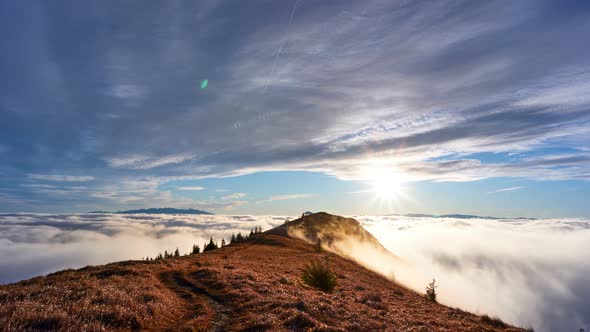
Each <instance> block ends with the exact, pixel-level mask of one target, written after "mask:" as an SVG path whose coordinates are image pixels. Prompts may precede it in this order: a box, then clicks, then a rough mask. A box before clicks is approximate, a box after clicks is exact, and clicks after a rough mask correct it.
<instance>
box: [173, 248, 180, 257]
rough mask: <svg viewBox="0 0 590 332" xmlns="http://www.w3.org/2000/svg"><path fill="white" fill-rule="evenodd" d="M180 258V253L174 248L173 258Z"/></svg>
mask: <svg viewBox="0 0 590 332" xmlns="http://www.w3.org/2000/svg"><path fill="white" fill-rule="evenodd" d="M179 256H180V251H178V248H176V250H174V257H179Z"/></svg>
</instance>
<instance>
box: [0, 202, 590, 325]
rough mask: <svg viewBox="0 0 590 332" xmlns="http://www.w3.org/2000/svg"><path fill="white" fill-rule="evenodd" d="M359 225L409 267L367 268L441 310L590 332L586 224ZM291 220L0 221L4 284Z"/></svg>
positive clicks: (432, 221) (396, 220) (384, 221)
mask: <svg viewBox="0 0 590 332" xmlns="http://www.w3.org/2000/svg"><path fill="white" fill-rule="evenodd" d="M353 217H354V218H355V219H357V220H358V221H359V222H361V224H362V225H363V226H364V227H365V228H366V229H367V230H368V231H369V232H371V233H372V234H373V235H374V236H375V237H376V238H377V239H378V240H379V241H380V242H381V243H382V244H383V245H384V246H385V247H386V248H387V249H389V250H390V251H392V252H393V253H395V254H396V255H398V256H400V257H401V258H402V259H403V261H404V264H402V265H398V266H388V262H387V261H381V260H380V259H379V258H375V259H373V258H372V257H371V255H370V253H367V254H366V255H365V256H366V259H364V260H363V263H364V265H367V266H370V267H371V268H372V269H374V270H375V271H377V272H380V273H382V274H385V275H387V276H388V277H391V278H395V279H396V280H397V281H399V282H401V283H403V284H405V285H407V286H409V287H411V288H412V289H415V290H416V291H419V292H423V290H424V287H425V286H426V284H427V283H428V282H429V281H431V280H432V278H436V283H437V285H438V286H439V287H438V288H437V291H438V293H439V301H440V302H441V303H443V304H446V305H449V306H453V307H460V308H462V309H464V310H468V311H471V312H475V313H479V314H488V315H490V316H499V317H501V318H502V319H503V320H504V321H507V322H509V323H513V324H517V325H520V326H523V327H527V328H528V327H533V328H534V329H535V330H536V331H551V330H572V331H577V329H579V327H580V326H584V325H588V324H589V323H590V321H589V319H590V318H589V317H590V284H589V283H588V278H589V276H590V264H589V263H588V261H587V253H588V252H590V241H589V239H590V220H588V219H539V220H528V219H483V218H482V219H479V218H470V219H466V218H440V217H423V216H421V217H407V216H353ZM285 218H287V216H247V215H245V216H224V215H216V216H206V215H143V214H138V215H118V214H32V213H16V214H0V257H2V260H0V284H6V283H10V282H15V281H18V280H22V279H27V278H31V277H34V276H37V275H44V274H47V273H51V272H54V271H57V270H61V269H65V268H80V267H83V266H86V265H97V264H104V263H108V262H115V261H120V260H128V259H141V258H144V257H148V256H149V257H155V256H156V255H157V253H159V252H164V250H167V251H168V252H172V251H174V250H175V249H176V248H178V249H179V250H180V253H181V254H185V253H188V252H189V251H190V249H191V247H192V246H193V244H198V245H200V246H201V248H202V247H203V244H204V243H205V242H206V241H208V240H209V238H210V237H212V238H213V239H214V240H215V241H218V242H219V241H220V239H221V238H222V237H223V238H225V240H226V241H228V240H229V239H230V237H231V234H232V233H234V234H237V233H238V232H242V233H243V234H244V233H249V232H250V230H251V229H253V228H254V227H256V226H261V227H262V228H263V229H264V230H267V229H269V228H272V227H274V226H278V225H281V224H283V222H284V220H285ZM350 250H351V251H353V250H355V247H354V245H351V248H350ZM357 254H358V253H357ZM363 254H364V253H363ZM375 257H377V256H375Z"/></svg>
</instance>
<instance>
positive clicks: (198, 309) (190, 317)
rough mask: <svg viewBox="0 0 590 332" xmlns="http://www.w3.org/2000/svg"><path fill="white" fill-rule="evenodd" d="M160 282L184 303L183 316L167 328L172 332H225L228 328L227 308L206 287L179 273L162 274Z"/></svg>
mask: <svg viewBox="0 0 590 332" xmlns="http://www.w3.org/2000/svg"><path fill="white" fill-rule="evenodd" d="M160 280H161V281H162V283H163V284H164V286H166V287H167V288H169V289H170V290H172V291H173V292H174V293H176V294H177V295H178V297H179V298H180V299H182V301H183V302H185V304H186V306H185V308H186V310H185V313H184V315H182V316H180V317H178V319H177V320H176V321H175V322H173V324H172V325H171V326H169V329H170V330H173V331H210V332H217V331H225V330H226V326H228V323H229V318H228V314H227V313H228V311H229V310H228V308H226V307H225V306H224V305H223V304H221V302H220V301H219V300H218V298H217V297H216V296H212V295H210V292H209V291H208V290H207V287H206V285H203V284H201V283H200V282H198V281H197V280H196V279H195V278H190V277H188V276H187V275H186V274H184V273H182V272H180V271H170V272H163V273H162V274H160Z"/></svg>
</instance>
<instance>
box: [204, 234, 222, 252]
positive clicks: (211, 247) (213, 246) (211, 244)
mask: <svg viewBox="0 0 590 332" xmlns="http://www.w3.org/2000/svg"><path fill="white" fill-rule="evenodd" d="M217 248H219V247H218V246H217V243H215V242H213V237H211V238H210V239H209V243H207V245H206V246H205V248H204V249H203V252H205V251H209V250H215V249H217Z"/></svg>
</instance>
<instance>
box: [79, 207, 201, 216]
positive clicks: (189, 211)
mask: <svg viewBox="0 0 590 332" xmlns="http://www.w3.org/2000/svg"><path fill="white" fill-rule="evenodd" d="M90 213H115V214H140V213H145V214H208V215H213V213H211V212H207V211H202V210H196V209H175V208H148V209H137V210H125V211H117V212H108V211H91V212H90Z"/></svg>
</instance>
